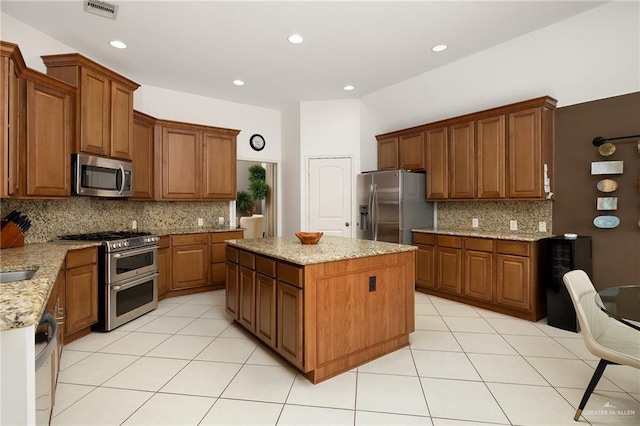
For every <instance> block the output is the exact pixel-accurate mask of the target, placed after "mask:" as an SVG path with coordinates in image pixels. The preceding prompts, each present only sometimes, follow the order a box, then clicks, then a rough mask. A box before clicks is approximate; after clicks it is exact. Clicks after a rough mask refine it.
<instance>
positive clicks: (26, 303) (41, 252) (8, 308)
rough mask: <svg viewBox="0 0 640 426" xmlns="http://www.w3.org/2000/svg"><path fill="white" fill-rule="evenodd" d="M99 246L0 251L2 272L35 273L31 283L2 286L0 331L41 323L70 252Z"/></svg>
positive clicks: (44, 246) (29, 246)
mask: <svg viewBox="0 0 640 426" xmlns="http://www.w3.org/2000/svg"><path fill="white" fill-rule="evenodd" d="M99 245H100V243H97V242H96V243H80V244H78V243H37V244H27V245H25V246H24V247H16V248H8V249H3V250H2V251H0V271H2V272H7V271H17V270H34V269H37V271H36V273H35V275H34V276H33V278H32V279H30V280H23V281H12V282H7V283H0V331H5V330H10V329H12V328H20V327H27V326H32V325H34V324H38V322H40V317H41V316H42V314H43V313H44V308H45V306H46V304H47V301H48V299H49V294H50V293H51V290H52V289H53V285H54V284H55V282H56V278H57V277H58V272H60V268H62V266H63V263H64V260H65V257H66V255H67V251H69V250H78V249H82V248H87V247H97V246H99Z"/></svg>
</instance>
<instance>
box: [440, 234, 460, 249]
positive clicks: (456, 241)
mask: <svg viewBox="0 0 640 426" xmlns="http://www.w3.org/2000/svg"><path fill="white" fill-rule="evenodd" d="M436 241H438V245H439V246H442V247H451V248H461V247H462V238H461V237H454V236H451V235H438V236H437V237H436Z"/></svg>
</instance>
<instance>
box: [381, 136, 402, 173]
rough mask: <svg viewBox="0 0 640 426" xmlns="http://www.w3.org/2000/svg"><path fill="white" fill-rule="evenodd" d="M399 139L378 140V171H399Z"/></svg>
mask: <svg viewBox="0 0 640 426" xmlns="http://www.w3.org/2000/svg"><path fill="white" fill-rule="evenodd" d="M398 165H399V162H398V138H397V137H396V138H385V139H378V170H398Z"/></svg>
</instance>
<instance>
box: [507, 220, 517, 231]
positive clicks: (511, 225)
mask: <svg viewBox="0 0 640 426" xmlns="http://www.w3.org/2000/svg"><path fill="white" fill-rule="evenodd" d="M509 229H510V230H511V231H517V230H518V221H517V220H510V221H509Z"/></svg>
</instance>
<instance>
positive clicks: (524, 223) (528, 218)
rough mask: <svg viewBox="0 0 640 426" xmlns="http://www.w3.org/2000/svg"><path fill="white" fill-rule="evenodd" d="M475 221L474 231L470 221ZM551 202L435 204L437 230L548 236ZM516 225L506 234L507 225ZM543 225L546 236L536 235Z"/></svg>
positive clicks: (459, 202)
mask: <svg viewBox="0 0 640 426" xmlns="http://www.w3.org/2000/svg"><path fill="white" fill-rule="evenodd" d="M474 218H477V219H478V225H479V226H478V228H472V227H471V220H472V219H474ZM552 219H553V218H552V201H446V202H439V203H438V228H453V229H469V230H481V231H489V232H514V233H523V234H541V235H551V225H552ZM510 220H517V221H518V230H517V231H510V229H509V221H510ZM538 222H546V227H547V230H546V232H540V231H538Z"/></svg>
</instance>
